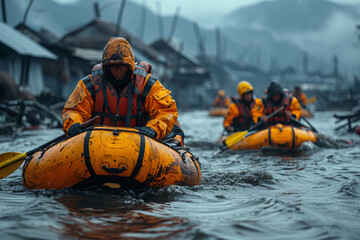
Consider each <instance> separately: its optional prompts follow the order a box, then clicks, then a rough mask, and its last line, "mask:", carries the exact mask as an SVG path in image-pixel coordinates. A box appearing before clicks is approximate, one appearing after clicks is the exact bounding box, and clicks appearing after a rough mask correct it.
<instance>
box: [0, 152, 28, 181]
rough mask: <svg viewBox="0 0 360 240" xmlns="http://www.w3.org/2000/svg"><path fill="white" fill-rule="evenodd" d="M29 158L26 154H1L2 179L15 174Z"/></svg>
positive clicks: (0, 176)
mask: <svg viewBox="0 0 360 240" xmlns="http://www.w3.org/2000/svg"><path fill="white" fill-rule="evenodd" d="M26 157H27V155H26V153H18V152H7V153H2V154H0V179H3V178H5V177H7V176H8V175H10V174H11V173H13V172H15V170H16V169H18V168H19V167H20V165H21V164H22V162H23V161H24V159H25V158H26Z"/></svg>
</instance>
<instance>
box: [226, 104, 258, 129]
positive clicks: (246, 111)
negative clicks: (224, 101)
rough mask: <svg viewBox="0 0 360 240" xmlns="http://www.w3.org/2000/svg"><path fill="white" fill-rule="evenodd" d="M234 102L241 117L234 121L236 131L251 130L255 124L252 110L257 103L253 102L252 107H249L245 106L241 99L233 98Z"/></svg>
mask: <svg viewBox="0 0 360 240" xmlns="http://www.w3.org/2000/svg"><path fill="white" fill-rule="evenodd" d="M232 100H233V102H234V103H235V104H236V106H237V108H238V110H239V116H238V117H237V118H235V119H234V121H233V124H232V125H233V127H234V129H235V131H244V130H247V129H249V128H250V126H251V124H252V122H253V120H252V113H251V109H252V108H253V107H254V106H255V101H254V100H252V101H251V103H250V105H248V104H244V102H243V101H242V100H240V99H235V98H232Z"/></svg>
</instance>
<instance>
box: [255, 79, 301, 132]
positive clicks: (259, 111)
mask: <svg viewBox="0 0 360 240" xmlns="http://www.w3.org/2000/svg"><path fill="white" fill-rule="evenodd" d="M257 103H258V104H256V106H255V107H254V111H253V120H254V123H255V124H256V123H258V122H259V121H260V120H261V121H263V122H265V123H267V124H268V125H273V124H277V123H281V124H290V123H291V118H294V119H296V120H299V118H300V116H301V107H300V104H299V102H298V100H297V99H296V98H295V97H291V96H288V95H286V94H285V93H284V91H283V88H282V86H281V85H280V84H278V83H276V82H271V83H270V85H269V87H268V88H267V96H266V98H265V99H262V101H259V102H257ZM281 106H284V109H283V110H281V111H280V112H279V113H278V114H276V115H275V116H273V117H272V118H268V116H267V115H269V114H271V113H273V112H275V111H276V110H277V109H278V108H280V107H281Z"/></svg>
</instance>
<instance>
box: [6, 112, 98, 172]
mask: <svg viewBox="0 0 360 240" xmlns="http://www.w3.org/2000/svg"><path fill="white" fill-rule="evenodd" d="M97 118H99V116H96V117H94V118H92V119H89V120H88V121H86V122H84V123H82V124H81V125H80V127H81V128H82V129H84V128H86V127H87V126H89V125H90V124H92V123H93V122H94V121H95V120H97ZM66 137H67V136H66V135H65V134H63V135H61V136H58V137H57V138H54V139H53V140H51V141H49V142H47V143H44V144H43V145H41V146H40V147H37V148H35V149H33V150H30V151H28V152H25V153H18V152H7V153H2V154H0V179H3V178H5V177H7V176H8V175H10V174H11V173H13V172H14V171H15V170H16V169H18V168H19V167H20V165H21V164H22V162H23V161H24V160H25V158H27V157H28V156H31V155H33V154H34V153H36V152H37V151H40V150H41V149H43V148H46V147H47V146H49V145H51V144H53V143H55V142H58V141H61V140H63V139H65V138H66Z"/></svg>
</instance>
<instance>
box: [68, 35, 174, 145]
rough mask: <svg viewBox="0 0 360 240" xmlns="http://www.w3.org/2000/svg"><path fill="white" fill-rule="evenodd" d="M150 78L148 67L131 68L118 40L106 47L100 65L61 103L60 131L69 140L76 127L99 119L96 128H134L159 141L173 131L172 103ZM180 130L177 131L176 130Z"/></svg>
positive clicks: (132, 63) (124, 42) (126, 49)
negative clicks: (68, 136) (104, 126)
mask: <svg viewBox="0 0 360 240" xmlns="http://www.w3.org/2000/svg"><path fill="white" fill-rule="evenodd" d="M170 93H171V92H170V91H169V90H168V89H166V88H165V87H164V86H163V85H162V84H161V83H160V82H159V80H157V79H156V78H155V77H154V76H153V75H152V74H151V65H150V64H148V63H146V62H141V63H140V64H139V65H135V57H134V53H133V51H132V48H131V46H130V44H129V42H128V41H127V40H126V39H124V38H120V37H116V38H111V39H110V40H109V42H108V43H107V44H106V46H105V48H104V51H103V56H102V63H99V64H97V65H95V66H94V68H93V70H92V73H91V74H89V75H88V76H86V77H84V78H82V79H81V80H80V81H79V83H78V84H77V86H76V88H75V90H74V91H73V93H72V94H71V95H70V97H69V98H68V100H67V102H66V103H65V106H64V109H63V114H62V119H63V130H64V132H65V133H67V134H68V135H70V136H73V135H76V134H77V133H80V132H81V128H80V124H81V123H83V122H85V121H87V120H89V119H90V118H92V117H94V116H97V115H99V116H100V119H99V120H98V122H97V123H96V124H101V125H107V126H116V127H130V128H134V127H136V128H137V129H139V131H140V132H142V133H143V134H145V135H148V136H150V137H153V138H157V139H159V140H161V139H163V138H164V137H165V136H166V135H168V134H169V133H170V131H171V130H172V129H173V127H174V125H175V122H176V120H177V117H178V111H177V108H176V103H175V100H174V99H173V98H172V97H171V95H170ZM180 130H181V129H180Z"/></svg>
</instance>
